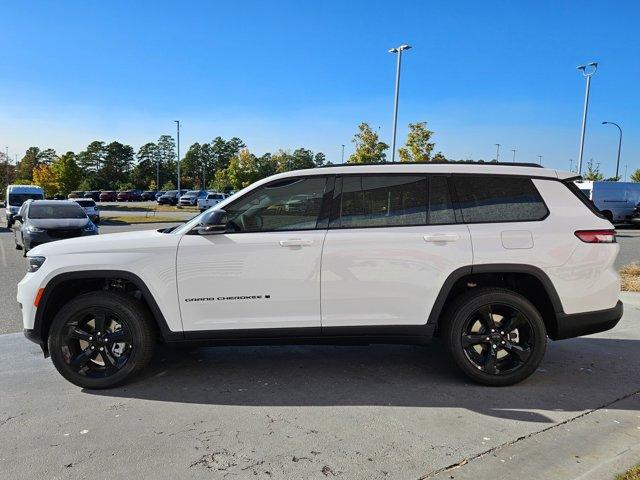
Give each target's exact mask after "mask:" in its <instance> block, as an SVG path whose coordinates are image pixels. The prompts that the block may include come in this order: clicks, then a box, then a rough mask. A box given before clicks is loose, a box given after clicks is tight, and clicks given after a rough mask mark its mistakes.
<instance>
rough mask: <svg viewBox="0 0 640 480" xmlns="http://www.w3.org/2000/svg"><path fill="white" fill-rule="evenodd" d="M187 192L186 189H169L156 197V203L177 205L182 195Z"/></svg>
mask: <svg viewBox="0 0 640 480" xmlns="http://www.w3.org/2000/svg"><path fill="white" fill-rule="evenodd" d="M185 193H187V191H186V190H180V191H178V190H169V191H168V192H166V193H165V194H164V195H161V196H160V197H158V205H177V204H178V200H179V199H180V197H181V196H182V195H184V194H185Z"/></svg>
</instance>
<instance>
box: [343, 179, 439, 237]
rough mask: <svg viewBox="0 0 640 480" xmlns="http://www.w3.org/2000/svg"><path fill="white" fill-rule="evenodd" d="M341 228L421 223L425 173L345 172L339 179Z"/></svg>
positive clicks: (423, 219)
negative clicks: (340, 185)
mask: <svg viewBox="0 0 640 480" xmlns="http://www.w3.org/2000/svg"><path fill="white" fill-rule="evenodd" d="M341 198H342V202H341V206H340V217H339V225H336V226H338V227H340V228H366V227H397V226H409V225H424V224H425V223H426V221H427V177H426V176H425V175H363V176H360V175H348V176H345V177H343V179H342V196H341Z"/></svg>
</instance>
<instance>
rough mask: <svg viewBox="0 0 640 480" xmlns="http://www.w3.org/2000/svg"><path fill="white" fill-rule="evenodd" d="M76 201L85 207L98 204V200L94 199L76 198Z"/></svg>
mask: <svg viewBox="0 0 640 480" xmlns="http://www.w3.org/2000/svg"><path fill="white" fill-rule="evenodd" d="M75 202H76V203H77V204H78V205H80V206H81V207H85V208H86V207H95V206H96V202H94V201H93V200H75Z"/></svg>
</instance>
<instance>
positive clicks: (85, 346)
mask: <svg viewBox="0 0 640 480" xmlns="http://www.w3.org/2000/svg"><path fill="white" fill-rule="evenodd" d="M152 322H153V320H152V318H151V315H150V313H149V311H148V309H147V308H146V306H145V305H144V304H142V303H141V302H140V301H139V300H137V299H135V298H133V297H131V296H129V295H125V294H122V293H119V292H109V291H99V292H90V293H86V294H84V295H81V296H79V297H77V298H75V299H73V300H71V301H70V302H69V303H67V304H66V305H64V306H63V307H62V308H61V309H60V311H59V312H58V313H57V314H56V316H55V318H54V319H53V322H52V324H51V328H50V331H49V339H48V346H49V352H50V354H51V359H52V361H53V364H54V365H55V367H56V369H57V370H58V371H59V372H60V374H61V375H62V376H63V377H64V378H66V379H67V380H69V381H70V382H71V383H73V384H75V385H78V386H79V387H83V388H93V389H97V388H109V387H114V386H116V385H119V384H121V383H123V382H125V381H128V380H129V379H131V378H132V377H133V376H135V375H136V374H137V373H139V372H140V370H142V369H143V368H144V367H145V366H146V365H147V364H148V363H149V361H150V360H151V356H152V354H153V347H154V343H155V340H154V333H153V332H154V330H153V323H152Z"/></svg>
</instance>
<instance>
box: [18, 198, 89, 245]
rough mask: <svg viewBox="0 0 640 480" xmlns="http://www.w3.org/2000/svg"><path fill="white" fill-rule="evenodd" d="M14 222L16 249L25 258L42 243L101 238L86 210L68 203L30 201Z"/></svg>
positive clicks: (63, 201)
mask: <svg viewBox="0 0 640 480" xmlns="http://www.w3.org/2000/svg"><path fill="white" fill-rule="evenodd" d="M13 218H14V220H15V222H16V223H15V224H14V227H13V232H14V236H15V242H16V249H17V250H23V251H24V254H25V256H26V254H27V252H28V251H29V250H31V249H32V248H34V247H36V246H38V245H40V244H42V243H47V242H53V241H55V240H62V239H65V238H74V237H83V236H86V235H97V234H98V228H97V227H96V226H95V225H94V224H93V222H92V221H91V220H89V217H88V216H87V214H86V213H85V211H84V209H83V208H82V207H81V206H80V205H78V204H77V203H76V202H71V201H68V200H28V201H27V202H25V203H24V204H23V205H22V207H20V211H19V212H18V214H17V215H14V217H13Z"/></svg>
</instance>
